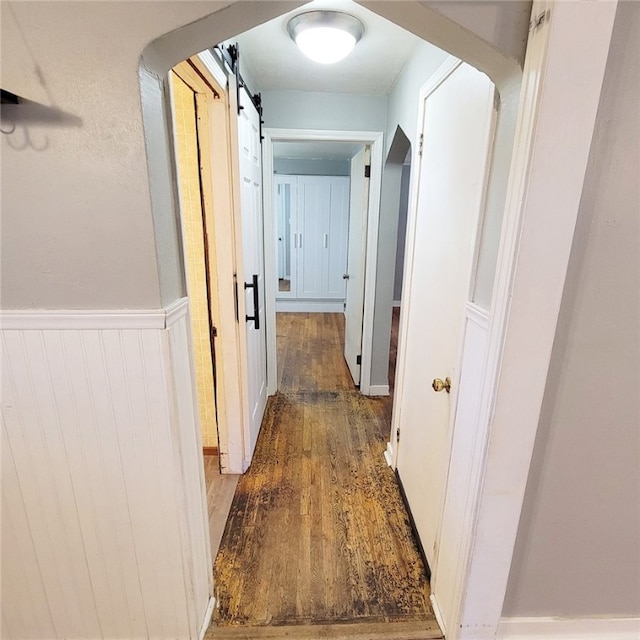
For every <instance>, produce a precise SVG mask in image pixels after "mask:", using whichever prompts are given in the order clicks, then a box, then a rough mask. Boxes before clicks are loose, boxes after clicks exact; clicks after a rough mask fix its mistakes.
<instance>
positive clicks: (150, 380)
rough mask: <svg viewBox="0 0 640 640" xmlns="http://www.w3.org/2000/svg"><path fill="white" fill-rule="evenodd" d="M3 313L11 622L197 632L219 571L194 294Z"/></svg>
mask: <svg viewBox="0 0 640 640" xmlns="http://www.w3.org/2000/svg"><path fill="white" fill-rule="evenodd" d="M0 321H1V323H2V343H1V344H2V400H1V406H2V418H3V420H2V422H3V431H2V587H3V588H2V637H3V638H7V639H8V638H15V639H17V638H71V637H75V638H86V639H92V638H105V637H109V638H198V636H199V632H200V628H201V626H202V624H203V622H204V618H205V616H206V612H207V608H208V606H209V601H210V595H211V593H212V586H211V582H212V575H211V558H210V549H209V533H208V520H207V510H206V495H205V488H204V474H203V469H202V457H201V445H200V430H199V428H198V423H197V414H196V412H195V406H196V405H195V399H194V397H193V394H194V385H193V379H192V367H191V357H190V340H189V324H188V305H187V301H186V299H183V300H179V301H177V303H174V304H173V305H172V306H171V307H170V308H167V309H160V310H150V311H132V312H129V311H88V312H87V311H85V312H39V311H34V312H30V311H27V312H3V313H2V314H1V315H0Z"/></svg>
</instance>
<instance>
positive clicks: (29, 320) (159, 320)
mask: <svg viewBox="0 0 640 640" xmlns="http://www.w3.org/2000/svg"><path fill="white" fill-rule="evenodd" d="M188 302H189V301H188V298H178V299H177V300H175V301H174V302H172V303H171V304H169V305H168V306H167V307H165V308H163V309H107V310H105V309H18V310H2V311H0V329H3V330H18V331H28V330H35V331H47V330H54V331H64V330H86V329H97V330H105V329H166V328H167V327H169V326H171V325H172V324H173V323H174V322H176V321H177V320H178V319H179V318H181V317H182V316H183V315H184V314H185V313H187V311H188V308H189V304H188Z"/></svg>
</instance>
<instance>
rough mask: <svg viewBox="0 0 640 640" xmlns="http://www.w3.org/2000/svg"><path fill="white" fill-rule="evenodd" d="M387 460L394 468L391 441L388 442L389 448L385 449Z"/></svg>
mask: <svg viewBox="0 0 640 640" xmlns="http://www.w3.org/2000/svg"><path fill="white" fill-rule="evenodd" d="M383 455H384V459H385V462H386V463H387V464H388V465H389V466H390V467H391V468H392V469H393V446H392V445H391V443H390V442H387V448H386V449H385V450H384V453H383Z"/></svg>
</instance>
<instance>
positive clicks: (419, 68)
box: [385, 41, 448, 152]
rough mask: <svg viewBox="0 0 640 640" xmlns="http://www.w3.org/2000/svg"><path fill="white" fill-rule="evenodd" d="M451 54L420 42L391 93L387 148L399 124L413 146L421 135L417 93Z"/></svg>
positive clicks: (388, 110)
mask: <svg viewBox="0 0 640 640" xmlns="http://www.w3.org/2000/svg"><path fill="white" fill-rule="evenodd" d="M447 56H448V54H447V53H446V51H443V50H442V49H438V48H437V47H434V46H433V45H431V44H429V43H427V42H424V41H423V42H420V44H418V46H417V47H416V49H415V51H414V53H413V55H412V56H411V58H410V59H409V61H408V62H407V64H406V65H405V68H404V69H403V70H402V73H401V74H400V76H399V77H398V80H397V81H396V83H395V85H394V87H393V89H392V90H391V93H390V94H389V106H388V109H387V122H386V127H385V130H386V132H387V135H386V149H387V152H388V151H389V147H390V146H391V143H392V141H393V136H394V135H395V132H396V127H400V128H401V129H402V131H403V132H404V134H405V135H406V136H407V138H409V142H411V146H412V148H413V147H414V144H415V141H416V139H417V135H418V93H419V92H420V87H422V85H423V84H424V83H425V82H426V81H427V80H428V79H429V78H430V77H431V76H432V75H433V73H434V71H435V70H436V69H437V68H438V67H439V66H440V65H441V64H442V63H443V62H444V61H445V60H446V58H447Z"/></svg>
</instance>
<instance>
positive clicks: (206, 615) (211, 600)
mask: <svg viewBox="0 0 640 640" xmlns="http://www.w3.org/2000/svg"><path fill="white" fill-rule="evenodd" d="M207 544H208V543H207ZM215 604H216V599H215V598H214V597H213V596H211V597H210V598H209V604H208V605H207V610H206V611H205V613H204V620H203V621H202V626H201V627H200V632H199V633H198V640H204V637H205V635H207V630H208V629H209V625H210V624H211V617H212V616H213V608H214V607H215Z"/></svg>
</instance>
